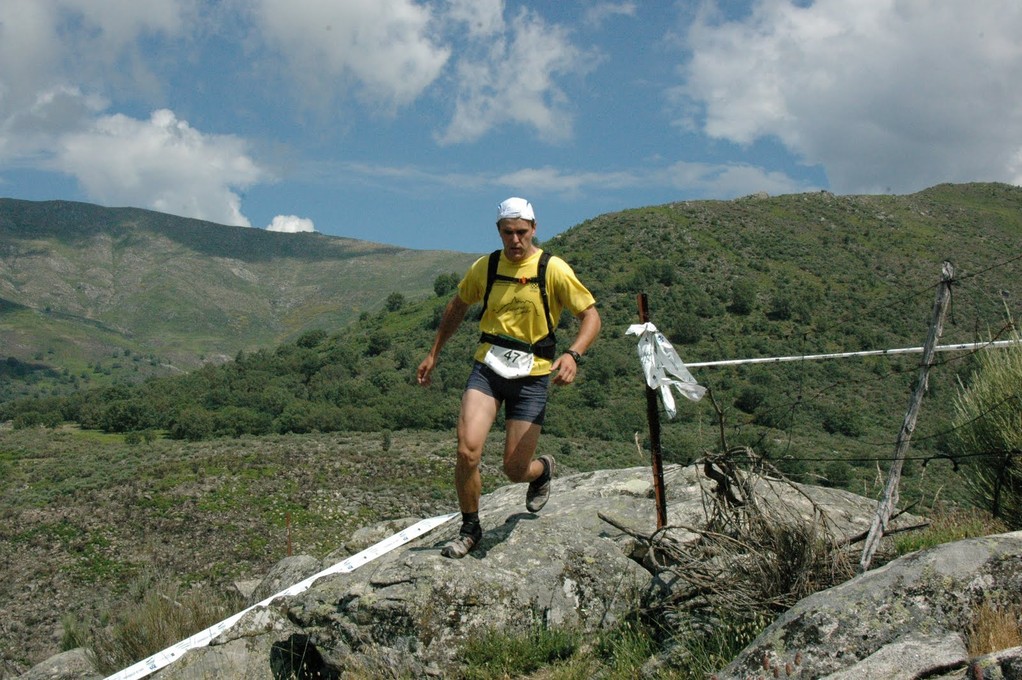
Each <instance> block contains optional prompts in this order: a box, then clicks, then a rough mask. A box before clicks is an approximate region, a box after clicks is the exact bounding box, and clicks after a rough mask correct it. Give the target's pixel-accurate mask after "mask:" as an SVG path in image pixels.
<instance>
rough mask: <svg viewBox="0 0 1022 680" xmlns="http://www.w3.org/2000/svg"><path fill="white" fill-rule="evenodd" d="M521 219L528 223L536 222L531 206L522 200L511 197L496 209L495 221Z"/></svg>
mask: <svg viewBox="0 0 1022 680" xmlns="http://www.w3.org/2000/svg"><path fill="white" fill-rule="evenodd" d="M509 217H510V218H514V217H521V218H522V219H523V220H528V221H529V222H535V221H536V213H534V212H533V211H532V204H531V203H529V202H528V201H526V200H525V199H524V198H517V197H512V198H509V199H507V200H506V201H504V202H503V203H501V204H500V205H499V206H498V208H497V221H498V222H499V221H500V220H503V219H505V218H509Z"/></svg>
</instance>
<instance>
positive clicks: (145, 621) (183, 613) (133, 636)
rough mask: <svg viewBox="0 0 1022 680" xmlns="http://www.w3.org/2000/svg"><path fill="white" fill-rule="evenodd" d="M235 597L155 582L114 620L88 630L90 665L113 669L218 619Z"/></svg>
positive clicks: (233, 604)
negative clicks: (90, 646) (90, 652)
mask: <svg viewBox="0 0 1022 680" xmlns="http://www.w3.org/2000/svg"><path fill="white" fill-rule="evenodd" d="M240 606H241V602H240V601H237V600H235V599H232V598H229V597H227V596H226V595H216V594H213V593H210V592H209V591H208V589H206V588H191V589H188V590H182V589H181V588H179V587H178V586H177V585H175V584H173V583H170V582H166V581H165V582H160V583H157V584H156V585H155V587H151V588H148V589H146V590H145V592H144V593H142V594H141V598H140V599H139V600H138V601H136V602H129V603H127V604H125V605H123V606H122V607H121V609H120V610H119V611H116V612H115V616H114V623H113V624H112V625H110V626H108V627H106V628H102V629H98V630H94V631H93V632H92V654H93V656H94V658H95V663H96V668H97V669H98V670H100V671H101V672H104V673H113V672H116V671H119V670H120V669H122V668H125V667H127V666H130V665H131V664H133V663H135V662H136V661H141V660H142V659H144V658H146V657H147V656H151V655H152V654H155V653H156V652H158V651H160V650H161V649H166V648H167V647H169V646H171V645H173V644H175V643H176V642H179V641H181V640H183V639H185V638H187V637H189V636H191V635H194V634H195V633H198V632H199V631H201V630H204V629H206V628H208V627H209V626H211V625H213V624H215V623H217V622H218V621H222V620H223V619H225V618H227V617H228V616H230V615H231V614H233V613H234V612H235V611H236V610H237V609H240Z"/></svg>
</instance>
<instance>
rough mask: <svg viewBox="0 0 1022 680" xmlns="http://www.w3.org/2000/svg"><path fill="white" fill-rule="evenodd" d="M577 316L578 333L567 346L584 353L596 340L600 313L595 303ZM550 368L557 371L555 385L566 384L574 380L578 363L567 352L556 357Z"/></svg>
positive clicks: (600, 323)
mask: <svg viewBox="0 0 1022 680" xmlns="http://www.w3.org/2000/svg"><path fill="white" fill-rule="evenodd" d="M577 318H578V320H579V321H581V325H580V327H579V329H578V335H576V336H575V341H574V342H572V343H571V345H569V346H568V349H570V350H572V351H574V352H578V353H579V354H584V353H585V351H586V350H587V349H589V345H591V344H593V341H594V340H596V336H597V335H599V334H600V328H601V327H602V325H603V322H602V321H601V320H600V313H599V312H598V311H596V305H590V306H588V307H586V308H585V309H584V310H583V311H582V313H581V314H579V315H578V317H577ZM550 368H551V370H552V371H556V373H557V374H556V375H555V376H554V384H556V385H568V384H570V383H571V382H573V381H574V380H575V376H576V375H577V374H578V364H576V363H575V358H574V357H573V356H571V355H570V354H568V353H567V352H565V353H564V354H562V355H561V356H560V357H558V359H557V361H555V362H554V363H553V366H551V367H550Z"/></svg>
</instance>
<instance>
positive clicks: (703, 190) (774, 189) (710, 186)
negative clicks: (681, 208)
mask: <svg viewBox="0 0 1022 680" xmlns="http://www.w3.org/2000/svg"><path fill="white" fill-rule="evenodd" d="M660 174H661V175H662V177H663V181H664V183H665V184H667V185H669V186H673V187H676V188H677V189H680V190H684V191H685V193H687V194H689V195H692V196H703V197H713V198H736V197H738V196H747V195H749V194H754V193H759V192H761V191H763V192H766V193H768V194H773V195H776V194H791V193H800V192H804V191H809V190H810V189H813V188H816V187H812V186H809V185H807V184H806V183H804V182H799V181H797V180H794V179H792V178H791V177H789V176H788V175H786V174H784V173H783V172H778V171H771V170H765V169H764V168H760V167H756V166H754V165H748V164H744V163H729V164H723V165H718V164H711V163H688V162H678V163H675V164H673V165H671V166H670V167H669V168H667V169H666V170H664V171H663V172H662V173H660Z"/></svg>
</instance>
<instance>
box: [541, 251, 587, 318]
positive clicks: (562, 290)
mask: <svg viewBox="0 0 1022 680" xmlns="http://www.w3.org/2000/svg"><path fill="white" fill-rule="evenodd" d="M547 269H548V270H550V272H551V273H552V274H553V275H554V276H553V277H552V280H550V283H551V284H553V287H554V295H556V297H557V299H558V300H559V301H560V303H561V304H562V305H563V306H564V307H565V308H566V309H567V310H568V311H569V312H571V313H572V314H574V315H576V316H577V315H578V314H581V313H582V312H584V311H585V310H586V309H588V308H589V307H591V306H592V305H594V304H596V298H594V297H593V294H592V293H590V292H589V289H588V288H586V287H585V286H584V285H582V282H581V281H579V280H578V277H577V276H575V271H574V270H573V269H572V268H571V266H570V265H569V264H568V263H567V262H565V261H564V260H562V259H561V258H559V257H551V258H550V262H549V263H548V264H547Z"/></svg>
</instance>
